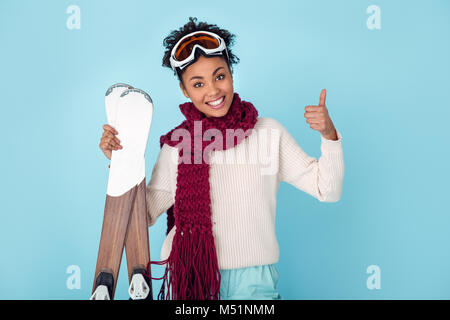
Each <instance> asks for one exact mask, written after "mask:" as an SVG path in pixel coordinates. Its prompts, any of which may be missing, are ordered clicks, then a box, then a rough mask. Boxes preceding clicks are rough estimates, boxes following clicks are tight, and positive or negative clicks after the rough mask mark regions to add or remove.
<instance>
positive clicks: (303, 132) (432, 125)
mask: <svg viewBox="0 0 450 320" xmlns="http://www.w3.org/2000/svg"><path fill="white" fill-rule="evenodd" d="M226 3H227V5H224V2H223V1H217V2H216V1H208V2H205V1H188V2H186V1H178V0H177V1H171V2H170V6H169V3H168V2H161V1H137V0H134V1H133V0H131V1H126V2H124V1H112V0H111V1H106V0H96V1H88V0H70V1H65V0H64V1H63V0H61V1H56V0H54V1H50V0H47V1H32V0H20V1H17V0H14V1H13V0H2V1H0V48H1V50H0V75H1V76H0V87H1V88H2V97H1V99H0V106H1V114H2V116H1V120H2V121H1V125H0V133H1V137H2V142H3V145H2V148H1V149H2V151H1V157H0V161H1V162H0V164H1V165H0V168H1V176H2V183H1V186H0V188H1V192H0V195H1V196H0V197H1V204H2V206H1V209H0V212H1V222H0V248H1V251H0V252H1V263H0V299H88V298H89V296H90V293H91V288H92V281H93V277H94V271H95V264H96V259H97V251H98V244H99V239H100V232H101V225H102V219H103V209H104V204H105V192H106V185H107V179H108V169H107V165H108V163H109V161H108V160H107V159H106V158H105V156H104V155H103V153H102V152H101V150H100V149H99V147H98V144H99V141H100V137H101V134H102V131H103V130H102V125H103V124H105V123H106V115H105V108H104V93H105V91H106V89H107V88H108V87H109V86H110V85H112V84H114V83H117V82H125V83H130V84H132V85H133V86H135V87H137V88H141V89H143V90H145V91H147V92H148V93H149V94H150V95H151V97H152V99H153V101H154V107H155V112H154V116H153V123H152V127H151V132H150V136H149V142H148V146H147V163H146V170H147V178H149V177H150V176H151V171H152V168H153V165H154V163H155V161H156V158H157V155H158V152H159V137H160V136H161V135H162V134H164V133H166V132H168V131H169V130H170V129H172V128H173V127H175V126H176V125H178V124H179V123H180V122H181V121H183V120H184V117H183V115H182V114H181V112H179V109H178V105H179V104H180V103H183V102H186V101H187V99H186V98H185V97H184V95H183V94H182V92H181V90H180V88H179V86H178V82H177V79H176V78H175V77H174V75H173V73H172V71H171V70H169V69H167V68H163V67H162V66H161V64H162V57H163V53H164V48H163V45H162V41H163V39H164V38H165V37H166V36H167V35H168V34H169V33H170V32H171V31H172V30H175V29H178V28H180V27H181V26H183V25H184V24H185V23H186V22H187V21H188V18H189V17H190V16H194V17H197V18H198V20H199V21H207V22H208V23H214V24H217V25H218V26H220V27H222V28H225V29H227V30H229V31H230V32H231V33H233V34H235V35H236V43H235V45H234V47H233V52H234V53H235V54H236V55H237V56H238V57H239V58H240V63H239V64H237V65H236V66H235V68H234V88H235V90H236V92H238V93H239V94H240V96H241V97H242V98H243V99H244V100H247V101H251V102H252V103H253V104H254V105H255V107H256V108H257V109H258V111H259V114H260V116H264V117H272V118H275V119H277V120H278V121H279V122H281V123H282V124H283V125H284V126H285V127H286V128H287V130H288V131H289V132H290V133H291V134H292V136H293V137H294V138H295V139H296V140H297V142H298V144H299V145H300V146H301V147H302V148H303V149H304V150H305V152H307V153H308V154H309V155H311V156H314V157H316V158H318V157H320V134H319V133H318V132H317V131H314V130H312V129H311V128H309V125H308V124H307V123H306V122H305V119H304V117H303V113H304V107H305V106H306V105H311V104H318V102H319V94H320V91H321V89H322V88H326V89H327V100H326V101H327V108H328V110H329V113H330V116H331V119H332V120H333V122H334V125H335V127H336V128H337V129H338V130H339V131H340V132H341V134H342V136H343V140H342V143H343V148H344V156H345V170H346V171H345V178H344V186H343V193H342V197H341V199H340V201H339V202H336V203H321V202H319V201H318V200H317V199H315V198H313V197H311V196H309V195H308V194H305V193H303V192H301V191H300V190H298V189H295V188H294V187H292V186H291V185H289V184H286V183H282V184H281V186H280V189H279V193H278V196H277V221H276V231H277V237H278V241H279V245H280V260H279V262H278V263H277V268H278V270H279V273H280V279H279V283H278V289H279V292H280V294H281V295H282V296H283V298H284V299H449V298H450V289H449V288H450V273H449V272H448V270H450V250H449V243H450V232H449V230H450V216H449V213H450V210H448V202H447V200H448V195H447V193H448V191H449V187H448V185H449V181H450V174H449V169H448V165H446V163H447V161H448V158H449V155H450V151H449V139H448V119H449V118H450V104H449V96H450V90H449V89H450V86H449V84H450V81H449V74H450V59H449V57H450V42H449V39H450V2H449V1H446V0H433V1H424V0H421V1H400V0H398V1H386V0H374V1H365V0H346V1H331V0H329V1H325V0H322V1H286V0H281V1H256V0H255V1H235V0H230V1H227V2H226ZM261 46H262V47H261ZM165 231H166V214H165V213H164V214H163V215H162V216H161V217H160V218H159V219H158V221H157V222H156V224H155V225H154V226H152V227H151V228H150V229H149V237H150V250H151V257H152V259H153V260H159V254H160V249H161V246H162V243H163V241H164V238H165ZM162 272H163V269H162V268H161V267H154V268H153V273H154V276H161V275H162ZM75 274H76V275H77V276H78V279H79V283H78V284H77V285H73V282H71V281H72V280H73V278H71V277H73V276H74V275H75ZM374 277H375V278H376V281H375V282H374V281H373V280H374ZM374 283H375V285H374ZM153 285H154V291H155V294H156V293H157V292H158V291H159V288H160V285H161V281H156V280H155V281H153ZM127 290H128V283H127V277H126V263H125V260H123V261H122V268H121V273H120V276H119V279H118V286H117V294H116V298H118V299H128V293H127Z"/></svg>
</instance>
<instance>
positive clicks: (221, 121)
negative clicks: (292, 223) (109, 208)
mask: <svg viewBox="0 0 450 320" xmlns="http://www.w3.org/2000/svg"><path fill="white" fill-rule="evenodd" d="M179 108H180V110H181V112H182V113H183V115H184V116H185V117H186V120H185V121H183V122H182V123H181V124H180V125H179V126H177V127H175V128H174V129H172V130H171V131H169V132H168V133H167V134H165V135H163V136H161V138H160V147H161V148H162V147H163V145H164V144H167V145H169V146H172V147H177V148H178V150H179V157H180V158H182V159H183V160H182V161H180V162H179V163H178V168H177V169H178V170H177V172H178V173H177V185H176V192H175V203H174V205H173V206H172V207H171V208H169V209H168V210H167V234H168V233H169V232H170V231H171V230H172V228H173V227H174V226H175V227H176V228H175V229H176V232H175V235H174V237H173V241H172V249H171V252H170V255H169V257H168V258H167V259H166V260H163V261H159V262H156V261H151V262H150V263H149V265H148V268H150V264H152V263H154V264H159V265H162V264H166V271H165V274H164V276H163V277H162V279H164V281H163V285H162V287H161V291H160V294H159V295H158V298H159V299H173V300H217V299H220V280H221V277H220V272H219V264H218V259H217V252H216V245H215V241H214V235H213V232H212V221H211V215H212V214H211V196H210V181H209V180H210V177H209V174H210V159H211V158H210V156H211V152H212V151H214V150H227V149H229V148H233V147H235V146H236V145H238V144H240V143H241V142H242V141H243V140H244V139H246V138H247V137H248V136H250V135H251V133H252V130H251V129H253V127H254V126H255V124H256V122H257V118H258V111H257V110H256V108H255V107H254V106H253V104H252V103H250V102H246V101H243V100H241V99H240V97H239V95H238V93H234V96H233V101H232V103H231V107H230V109H229V110H228V112H227V114H226V115H224V116H222V117H206V115H205V114H204V113H202V112H200V111H199V110H198V109H197V108H196V107H195V106H194V104H193V103H192V102H187V103H184V104H181V105H180V106H179ZM199 128H200V129H199ZM209 129H213V130H211V131H208V130H209ZM229 129H233V130H229ZM238 129H241V130H243V132H244V134H237V135H235V133H236V130H238ZM214 130H216V131H214ZM217 130H218V131H217ZM183 132H188V133H189V135H188V138H187V139H186V137H185V136H182V141H181V142H180V141H179V138H180V136H177V135H178V134H180V133H181V134H182V133H183ZM218 132H219V134H220V137H221V139H216V138H215V137H216V135H217V133H218ZM174 133H176V135H175V136H173V134H174ZM205 133H209V136H207V135H205V136H204V134H205ZM213 137H214V139H212V138H213ZM230 142H231V143H230ZM210 144H211V147H208V146H209V145H210ZM207 147H208V149H207V150H206V152H205V149H206V148H207ZM153 279H157V278H153ZM166 281H167V289H168V290H167V295H166V296H164V286H165V283H166Z"/></svg>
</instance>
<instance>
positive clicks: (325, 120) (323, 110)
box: [305, 89, 337, 140]
mask: <svg viewBox="0 0 450 320" xmlns="http://www.w3.org/2000/svg"><path fill="white" fill-rule="evenodd" d="M326 95H327V91H326V90H325V89H322V92H321V93H320V99H319V105H318V106H306V107H305V118H306V122H307V123H309V126H310V128H311V129H313V130H317V131H319V132H320V134H321V135H322V136H323V137H324V138H325V139H328V140H337V133H336V129H335V128H334V124H333V121H331V119H330V116H329V114H328V109H327V107H326V106H325V98H326Z"/></svg>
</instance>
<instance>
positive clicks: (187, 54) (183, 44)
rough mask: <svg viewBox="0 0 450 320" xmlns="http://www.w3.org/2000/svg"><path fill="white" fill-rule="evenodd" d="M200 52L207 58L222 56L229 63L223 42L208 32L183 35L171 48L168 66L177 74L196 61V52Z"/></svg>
mask: <svg viewBox="0 0 450 320" xmlns="http://www.w3.org/2000/svg"><path fill="white" fill-rule="evenodd" d="M197 50H201V51H203V53H204V54H205V55H206V56H208V57H213V56H220V55H223V56H225V57H226V60H227V63H228V61H229V56H228V50H227V47H226V44H225V41H224V40H223V39H222V38H221V37H219V36H218V35H217V34H215V33H212V32H208V31H195V32H192V33H190V34H187V35H185V36H184V37H183V38H181V39H180V40H179V41H178V42H177V44H176V45H175V46H174V47H173V49H172V52H171V55H170V65H171V67H172V69H173V70H174V71H175V72H177V70H179V71H181V70H183V69H184V68H186V67H188V66H189V65H191V64H192V63H194V62H195V61H196V51H197Z"/></svg>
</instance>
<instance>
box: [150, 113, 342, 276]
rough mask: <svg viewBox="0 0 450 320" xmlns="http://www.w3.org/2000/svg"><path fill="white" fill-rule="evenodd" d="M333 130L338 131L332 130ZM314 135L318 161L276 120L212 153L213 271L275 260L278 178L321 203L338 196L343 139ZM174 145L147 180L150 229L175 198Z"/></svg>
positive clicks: (168, 243) (168, 242)
mask: <svg viewBox="0 0 450 320" xmlns="http://www.w3.org/2000/svg"><path fill="white" fill-rule="evenodd" d="M336 131H337V130H336ZM337 136H338V140H336V141H333V140H328V139H325V138H323V137H322V138H321V152H322V155H321V156H320V158H319V160H317V159H315V158H313V157H310V156H309V155H307V154H306V153H305V152H304V151H303V150H302V149H301V147H300V146H299V145H298V144H297V142H296V141H295V139H294V138H293V137H292V136H291V135H290V134H289V132H288V131H287V130H286V129H285V128H284V127H283V125H281V124H280V123H279V122H278V121H277V120H275V119H272V118H263V117H259V118H258V120H257V123H256V125H255V127H254V131H253V132H252V134H251V135H250V136H249V137H248V138H246V139H245V140H244V141H243V142H241V143H240V144H238V145H237V146H235V147H234V148H230V149H227V150H221V151H213V152H212V155H211V160H210V173H209V174H210V189H211V190H210V192H211V195H210V196H211V211H212V222H213V235H214V241H215V245H216V251H217V256H218V262H219V268H220V269H234V268H242V267H248V266H257V265H264V264H272V263H276V262H278V258H279V248H278V242H277V238H276V235H275V214H276V194H277V191H278V188H279V185H280V182H281V181H285V182H287V183H289V184H291V185H293V186H295V187H296V188H298V189H299V190H302V191H304V192H306V193H308V194H310V195H312V196H313V197H315V198H317V199H318V200H319V201H321V202H336V201H338V200H339V199H340V196H341V193H342V184H343V178H344V155H343V150H342V136H341V134H340V133H339V131H337ZM178 157H179V155H178V149H177V148H176V147H171V146H168V145H167V144H164V145H163V147H162V148H161V150H160V153H159V156H158V159H157V161H156V164H155V166H154V168H153V172H152V177H151V179H150V182H149V183H148V185H147V197H146V198H147V210H148V223H149V226H152V225H153V224H155V222H156V219H157V218H158V217H159V216H160V215H161V214H162V213H163V212H165V211H167V209H169V208H170V207H171V206H172V205H173V204H174V201H175V190H176V180H177V167H178ZM175 229H176V227H175V226H174V227H173V228H172V230H171V231H170V232H169V234H168V235H167V237H166V239H165V241H164V243H163V246H162V249H161V260H165V259H167V257H168V256H169V253H170V250H171V248H172V239H173V236H174V234H175Z"/></svg>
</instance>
